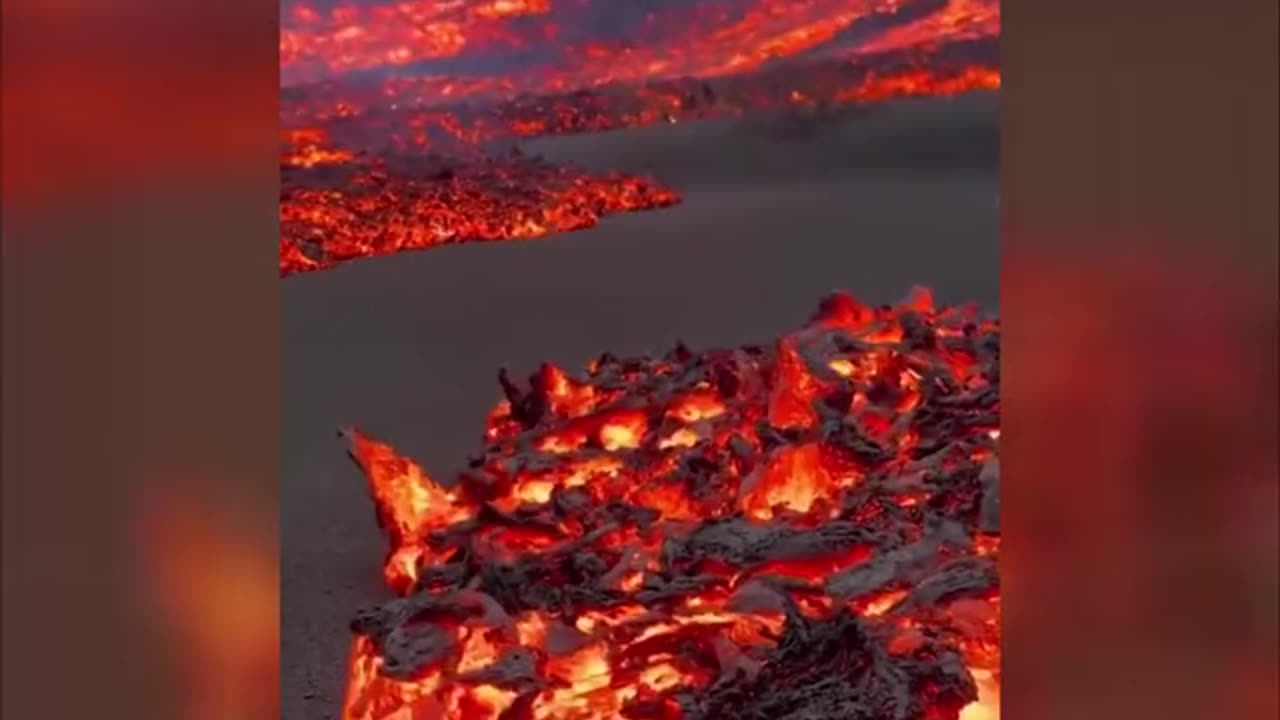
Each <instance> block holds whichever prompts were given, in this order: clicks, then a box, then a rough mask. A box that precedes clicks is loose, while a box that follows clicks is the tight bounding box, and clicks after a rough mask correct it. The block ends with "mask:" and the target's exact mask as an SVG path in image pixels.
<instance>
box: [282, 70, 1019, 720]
mask: <svg viewBox="0 0 1280 720" xmlns="http://www.w3.org/2000/svg"><path fill="white" fill-rule="evenodd" d="M526 149H528V150H530V151H535V152H543V153H544V154H546V155H548V156H549V157H551V158H552V159H556V160H565V161H571V162H575V163H577V164H580V165H585V166H587V167H590V168H593V169H608V168H615V169H619V170H625V171H632V172H651V173H653V174H654V175H655V176H656V177H657V178H658V179H660V180H662V181H664V182H667V183H669V184H670V185H671V186H673V187H675V188H677V189H678V190H679V191H680V192H681V193H682V194H683V195H684V197H685V203H684V205H682V206H679V207H676V208H672V209H668V210H659V211H654V212H650V213H638V214H631V215H624V216H620V217H611V218H606V219H605V220H604V221H603V223H602V224H601V226H600V227H597V228H595V229H592V230H588V231H584V232H580V233H571V234H566V235H560V236H556V237H553V238H549V239H544V240H537V241H531V242H527V243H511V242H505V243H492V244H471V245H464V246H457V247H449V248H442V249H438V250H431V251H425V252H418V253H409V254H404V255H399V256H394V257H386V258H377V259H372V260H365V261H359V262H355V263H351V264H350V265H347V266H345V267H341V268H338V269H336V270H332V271H327V272H320V273H313V274H307V275H301V276H296V277H292V278H289V279H286V280H284V281H282V283H283V287H282V289H281V303H282V317H281V333H282V334H281V358H282V367H281V386H282V388H283V393H284V395H283V397H282V399H281V402H282V410H283V417H284V427H283V432H282V438H283V440H282V442H283V445H282V463H283V467H282V470H281V472H282V475H281V484H280V525H281V533H282V538H281V568H280V571H281V572H280V576H281V667H282V678H281V706H282V717H283V718H284V719H285V720H322V719H328V718H336V717H337V716H338V712H339V709H340V707H339V706H340V704H341V701H342V691H343V684H344V679H345V671H346V659H347V657H346V656H347V651H348V648H349V643H350V635H349V633H348V630H347V623H348V620H349V619H350V617H351V615H352V612H353V611H354V610H355V609H357V608H358V607H360V606H363V605H365V604H367V603H368V602H369V601H371V600H375V599H378V598H381V597H384V596H385V594H386V592H387V591H386V590H385V589H384V588H383V587H382V585H381V582H380V568H381V561H382V557H383V552H384V549H385V545H384V544H383V541H382V537H381V535H380V534H379V531H378V529H377V526H376V524H375V522H374V517H373V508H372V505H371V504H370V503H369V501H368V500H367V498H366V496H365V491H364V486H363V479H362V477H361V476H360V475H359V473H358V472H357V471H356V469H355V468H354V466H353V465H352V464H351V463H349V462H348V461H347V460H346V458H345V457H344V454H343V453H344V451H343V446H342V443H341V442H340V441H339V439H338V438H337V436H336V432H335V431H336V428H337V427H338V426H340V425H345V424H353V425H357V426H359V427H361V428H362V429H364V430H366V431H367V432H369V433H371V434H373V435H374V436H375V437H378V438H379V439H381V440H384V441H386V442H389V443H391V444H393V445H395V446H396V447H397V448H399V449H400V450H401V451H402V452H404V453H406V454H408V455H410V456H412V457H413V458H415V459H416V460H418V461H419V462H421V463H422V464H423V465H424V466H425V467H426V468H427V470H428V471H429V472H431V473H433V474H434V475H436V476H437V477H448V476H449V475H450V474H451V473H452V472H453V471H454V470H455V469H457V468H458V467H460V466H461V464H462V462H463V460H464V458H465V457H466V456H467V455H468V454H469V453H471V452H472V451H474V450H476V449H478V447H479V442H478V439H479V437H480V433H481V431H482V429H483V423H484V417H485V414H486V413H487V412H488V411H489V409H490V408H491V407H492V405H493V404H494V402H496V401H497V399H498V398H499V397H500V394H501V391H500V389H499V387H498V384H497V381H496V372H497V369H498V367H499V366H502V365H506V366H508V367H509V368H511V370H512V371H513V374H514V375H516V376H520V377H523V376H524V375H526V374H527V373H528V372H530V371H532V370H533V369H534V368H535V367H536V366H537V364H538V363H539V362H540V361H542V360H551V361H553V362H556V363H558V364H560V365H561V366H563V367H565V368H566V369H570V370H576V369H578V368H580V367H581V366H582V364H583V363H585V362H586V361H587V360H588V359H590V358H592V357H594V356H596V355H598V354H599V353H600V352H602V351H605V350H609V351H612V352H614V353H615V354H620V355H621V354H629V353H639V352H643V351H645V350H651V351H654V352H663V351H665V350H667V349H669V348H670V347H671V346H672V345H674V343H675V342H676V340H678V339H682V340H684V341H685V342H686V343H687V344H688V345H690V346H691V347H707V346H711V345H738V344H742V343H747V342H759V341H765V340H769V339H771V338H772V337H774V336H776V335H778V334H779V333H781V332H782V331H785V330H787V329H790V328H792V327H794V326H797V325H798V324H799V323H801V322H802V321H803V320H804V319H805V318H806V317H808V315H809V314H810V313H811V312H812V311H813V309H814V308H815V307H816V303H817V301H818V299H819V298H820V297H822V296H823V295H824V294H826V293H827V292H828V291H830V290H834V289H842V288H843V289H848V290H850V291H852V292H853V293H854V294H855V295H856V296H858V297H859V298H862V299H865V300H867V301H871V302H892V301H894V300H897V299H900V298H901V297H902V296H903V295H905V293H906V291H907V289H908V288H909V287H910V286H911V285H912V284H914V283H919V284H923V285H927V286H929V287H931V288H932V289H933V290H934V294H935V297H936V298H937V300H938V302H939V303H954V302H969V301H975V302H978V303H981V304H982V305H983V306H985V307H987V308H989V309H991V310H995V308H996V306H997V302H998V298H999V287H998V285H999V252H1000V232H999V229H1000V228H999V209H998V205H997V203H998V197H999V106H998V100H997V98H996V96H994V95H974V96H968V97H964V98H958V99H954V100H926V101H907V102H900V103H895V104H893V105H890V106H886V107H881V108H876V109H873V110H869V111H864V112H858V113H853V114H848V115H847V116H845V117H841V118H836V119H829V120H827V121H824V122H822V123H810V122H797V121H794V120H789V121H773V122H770V123H751V124H747V123H743V122H733V123H711V124H701V125H685V126H663V127H653V128H646V129H642V130H628V131H623V132H618V133H608V134H606V135H597V136H580V137H573V138H559V139H555V140H547V141H541V142H538V143H535V144H533V145H532V146H528V147H527V148H526Z"/></svg>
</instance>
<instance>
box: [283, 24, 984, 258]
mask: <svg viewBox="0 0 1280 720" xmlns="http://www.w3.org/2000/svg"><path fill="white" fill-rule="evenodd" d="M999 30H1000V16H999V5H998V3H997V2H995V0H712V1H710V2H705V1H699V2H694V1H693V0H636V1H635V2H627V3H615V2H605V1H604V0H466V1H464V0H417V1H412V0H411V1H409V2H397V3H384V2H378V1H377V0H375V1H374V2H364V3H352V2H339V3H337V4H333V3H326V4H324V5H323V6H322V5H321V4H320V3H316V2H292V3H290V2H286V4H285V6H284V12H283V19H282V29H281V79H282V88H281V120H282V125H283V127H284V129H283V131H282V135H283V136H282V152H281V198H280V214H281V225H282V233H281V248H280V271H281V274H282V275H290V274H293V273H296V272H303V271H310V270H319V269H324V268H329V267H332V266H334V265H336V264H339V263H341V262H343V261H346V260H351V259H355V258H360V257H367V256H374V255H386V254H391V253H395V252H399V251H402V250H412V249H420V248H427V247H434V246H437V245H441V244H447V243H457V242H466V241H474V240H506V239H521V238H532V237H539V236H543V235H547V234H550V233H554V232H560V231H566V230H576V229H581V228H586V227H591V226H592V225H594V224H595V223H596V222H597V221H598V220H599V219H600V218H601V217H603V216H604V215H607V214H610V213H618V212H627V211H634V210H644V209H651V208H659V207H665V206H668V205H672V204H674V203H677V202H679V201H680V196H679V195H678V194H677V193H676V192H675V191H674V190H672V189H669V188H667V187H665V186H663V185H661V184H659V183H658V182H656V181H654V180H652V179H649V178H643V177H636V176H631V175H625V174H621V173H604V174H593V173H588V172H586V171H583V170H580V169H577V168H571V167H555V166H552V165H550V164H548V163H546V162H544V161H541V160H539V159H537V158H532V157H528V156H526V155H524V154H521V153H519V152H518V151H516V152H513V151H512V148H513V147H515V145H516V143H517V142H518V141H519V140H521V139H524V138H532V137H538V136H545V135H557V134H566V133H579V132H594V131H601V130H612V129H617V128H625V127H635V126H643V125H650V124H654V123H662V122H681V121H691V120H699V119H706V118H716V117H734V116H740V115H742V114H744V113H749V112H754V111H777V110H780V109H785V110H787V111H789V112H799V113H823V112H825V111H827V110H828V109H830V108H833V107H839V106H842V105H849V104H858V103H870V102H877V101H881V100H886V99H889V98H894V97H903V96H921V95H927V96H933V95H954V94H958V93H963V92H967V91H970V90H990V89H995V88H998V87H999V85H1000V73H999V57H998V47H997V45H998V42H997V40H998V36H999Z"/></svg>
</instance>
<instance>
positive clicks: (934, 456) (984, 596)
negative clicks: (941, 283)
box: [343, 291, 1000, 720]
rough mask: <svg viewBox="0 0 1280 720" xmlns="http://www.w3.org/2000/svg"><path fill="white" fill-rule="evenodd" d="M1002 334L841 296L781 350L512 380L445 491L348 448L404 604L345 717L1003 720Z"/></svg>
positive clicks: (970, 316) (362, 647)
mask: <svg viewBox="0 0 1280 720" xmlns="http://www.w3.org/2000/svg"><path fill="white" fill-rule="evenodd" d="M999 332H1000V331H999V325H998V323H997V322H996V321H994V320H992V319H987V318H984V317H981V316H980V315H979V314H978V313H977V311H976V310H974V309H973V308H941V309H939V308H935V307H934V306H933V302H932V298H931V296H930V295H929V294H928V293H927V292H924V291H918V292H916V293H913V294H912V296H911V297H910V298H909V299H908V300H907V301H906V302H904V303H902V304H901V305H898V306H896V307H888V306H886V307H868V306H865V305H862V304H860V303H858V302H857V301H855V300H854V299H853V298H851V297H850V296H847V295H837V296H833V297H832V298H829V299H828V300H826V301H824V302H823V304H822V306H821V308H820V310H819V312H818V313H817V314H816V315H815V316H814V317H813V318H812V319H811V320H810V321H809V322H808V323H806V324H805V325H804V326H803V327H802V328H800V329H799V330H797V331H796V332H794V333H792V334H790V335H788V336H786V337H784V338H782V339H780V340H779V341H778V342H776V343H773V344H771V345H768V346H752V347H743V348H736V349H712V350H707V351H703V352H694V351H692V350H690V349H688V348H686V347H683V346H680V347H677V348H676V349H675V350H673V351H672V352H670V353H668V354H667V355H665V356H662V357H640V358H617V357H613V356H611V355H603V356H601V357H600V358H598V359H597V360H595V361H593V362H591V363H589V364H588V366H587V369H586V371H585V372H584V373H581V374H570V373H568V372H566V371H564V370H562V369H560V368H556V367H554V366H551V365H544V366H543V367H542V368H540V369H539V370H538V371H537V372H536V373H534V374H533V375H532V376H531V377H530V378H529V381H528V382H526V383H520V382H516V381H514V380H512V379H511V378H509V377H508V376H507V375H506V374H505V373H503V374H502V375H501V381H502V386H503V392H504V399H503V400H502V401H500V402H499V403H498V405H497V407H496V408H495V409H494V411H493V412H492V413H491V414H490V419H489V422H488V426H487V428H486V430H485V433H484V438H485V448H484V451H483V452H482V453H481V454H480V455H479V456H477V458H476V459H475V460H474V461H473V462H472V463H471V465H470V467H469V468H468V469H467V470H466V471H465V472H463V473H461V474H460V475H459V476H458V477H457V478H455V479H454V482H452V483H448V484H442V483H438V482H436V481H435V480H433V479H431V478H430V476H429V475H428V474H427V473H426V472H425V471H424V470H423V469H421V468H420V467H419V466H417V465H415V464H414V463H412V462H410V461H409V460H407V459H404V458H401V457H400V456H398V455H397V454H396V453H395V452H394V450H392V449H391V448H390V447H388V446H387V445H384V444H381V443H378V442H376V441H374V440H372V439H370V438H368V437H367V436H365V435H363V434H361V433H360V432H358V431H351V432H349V433H348V438H349V441H350V443H351V445H350V452H351V455H352V457H353V458H354V459H355V460H356V461H357V463H358V464H359V465H360V467H361V468H362V469H363V470H364V472H365V474H366V477H367V478H368V481H369V488H370V494H371V496H372V498H373V500H374V503H375V506H376V507H377V512H378V517H379V520H380V521H381V524H382V525H383V527H384V528H385V529H386V531H387V536H388V539H389V541H390V545H391V547H390V549H389V553H388V556H387V560H386V566H385V570H386V576H387V580H388V583H389V585H390V586H391V587H392V588H393V589H394V590H395V591H396V592H397V593H398V595H399V597H398V598H397V599H395V600H392V601H390V602H387V603H384V604H382V605H379V606H376V607H372V608H369V609H368V610H365V611H363V612H361V613H360V615H359V616H358V617H357V618H356V619H355V621H354V622H353V624H352V628H353V629H354V630H355V631H356V633H357V638H356V641H355V647H354V650H353V655H352V663H351V671H350V676H349V687H348V691H347V699H346V705H345V708H344V715H343V717H344V718H346V719H348V720H379V719H384V718H409V717H431V718H442V719H450V720H452V719H458V720H462V719H464V718H465V719H467V720H470V719H472V718H477V719H482V718H488V719H491V720H499V719H501V720H553V719H554V720H604V719H614V718H628V719H634V720H639V719H641V718H645V719H655V718H657V719H662V720H668V719H671V720H674V719H676V718H687V719H689V720H711V719H712V718H722V717H744V718H766V717H767V718H786V719H790V720H801V719H802V718H803V719H814V720H816V719H818V718H823V719H826V718H832V717H866V718H888V717H896V718H905V719H908V720H924V719H926V718H928V719H932V720H942V719H944V718H951V719H956V718H960V719H962V720H988V719H990V718H998V716H999V656H1000V652H999V640H1000V629H999V615H1000V606H999V603H1000V596H999V577H998V573H997V570H996V567H997V561H998V553H999V528H998V515H996V514H995V513H994V512H993V509H992V508H993V507H994V504H993V503H994V501H995V499H996V498H998V473H997V471H996V465H995V459H996V452H997V437H998V428H999V374H998V372H999V370H998V368H999ZM834 368H843V369H844V371H837V370H835V369H834ZM907 397H911V398H913V400H912V401H911V402H906V401H904V398H907ZM677 437H678V438H681V440H680V441H679V442H673V441H672V438H677Z"/></svg>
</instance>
